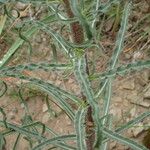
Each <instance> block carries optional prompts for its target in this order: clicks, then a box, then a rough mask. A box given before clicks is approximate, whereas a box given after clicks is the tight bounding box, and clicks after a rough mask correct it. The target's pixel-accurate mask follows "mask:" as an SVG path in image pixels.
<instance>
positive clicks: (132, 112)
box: [130, 107, 137, 118]
mask: <svg viewBox="0 0 150 150" xmlns="http://www.w3.org/2000/svg"><path fill="white" fill-rule="evenodd" d="M136 113H137V109H136V107H133V108H132V109H131V110H130V115H131V118H133V117H135V116H136V115H137V114H136Z"/></svg>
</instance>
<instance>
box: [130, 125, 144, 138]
mask: <svg viewBox="0 0 150 150" xmlns="http://www.w3.org/2000/svg"><path fill="white" fill-rule="evenodd" d="M143 130H144V126H143V123H141V122H140V123H138V124H137V126H136V127H133V128H132V132H133V136H134V137H137V136H138V135H139V134H140V133H141V132H142V131H143Z"/></svg>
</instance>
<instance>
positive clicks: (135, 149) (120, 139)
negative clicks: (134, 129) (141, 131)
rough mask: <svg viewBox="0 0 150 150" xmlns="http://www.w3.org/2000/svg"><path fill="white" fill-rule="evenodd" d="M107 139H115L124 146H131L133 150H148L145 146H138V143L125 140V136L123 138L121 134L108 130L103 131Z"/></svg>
mask: <svg viewBox="0 0 150 150" xmlns="http://www.w3.org/2000/svg"><path fill="white" fill-rule="evenodd" d="M102 132H103V133H104V134H105V135H106V136H107V137H109V138H111V139H114V140H116V141H118V142H120V143H122V144H125V145H127V146H129V147H130V148H132V149H133V150H148V149H147V148H146V147H145V146H143V145H140V144H138V143H137V142H135V141H133V140H131V139H129V138H125V137H123V136H121V135H120V134H118V133H116V132H113V131H111V130H108V129H106V128H104V129H103V131H102Z"/></svg>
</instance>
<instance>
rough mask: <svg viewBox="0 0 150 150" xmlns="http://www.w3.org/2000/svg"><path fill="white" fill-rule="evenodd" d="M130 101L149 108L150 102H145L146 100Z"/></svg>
mask: <svg viewBox="0 0 150 150" xmlns="http://www.w3.org/2000/svg"><path fill="white" fill-rule="evenodd" d="M131 103H133V104H136V105H139V106H142V107H144V108H150V103H149V102H147V101H144V100H141V101H139V100H137V101H135V100H131Z"/></svg>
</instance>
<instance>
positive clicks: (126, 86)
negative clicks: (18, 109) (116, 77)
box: [121, 80, 135, 90]
mask: <svg viewBox="0 0 150 150" xmlns="http://www.w3.org/2000/svg"><path fill="white" fill-rule="evenodd" d="M121 87H122V88H123V89H127V90H134V89H135V83H134V80H128V81H125V82H123V84H122V85H121Z"/></svg>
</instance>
